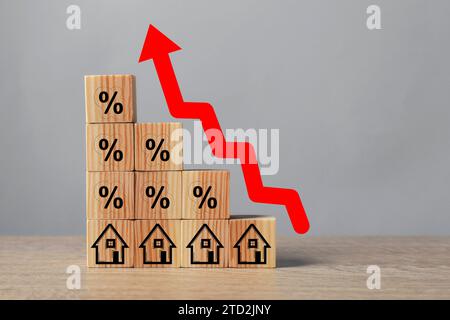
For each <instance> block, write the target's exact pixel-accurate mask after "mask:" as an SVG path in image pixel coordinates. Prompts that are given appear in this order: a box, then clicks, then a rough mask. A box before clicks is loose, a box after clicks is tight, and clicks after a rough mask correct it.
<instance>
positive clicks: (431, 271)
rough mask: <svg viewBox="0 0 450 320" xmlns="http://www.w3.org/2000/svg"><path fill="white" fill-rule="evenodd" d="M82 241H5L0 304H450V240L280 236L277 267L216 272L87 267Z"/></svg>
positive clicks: (0, 242)
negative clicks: (373, 283)
mask: <svg viewBox="0 0 450 320" xmlns="http://www.w3.org/2000/svg"><path fill="white" fill-rule="evenodd" d="M84 240H85V238H84V237H82V236H74V237H35V236H26V237H20V236H1V237H0V299H200V300H205V299H450V237H309V236H306V237H305V236H291V237H285V236H284V237H283V236H282V237H280V236H279V237H278V238H277V268H276V269H236V268H228V269H214V270H210V269H196V268H167V269H164V270H161V269H153V268H147V269H143V268H131V269H129V268H123V269H122V268H119V269H102V268H87V267H86V244H85V241H84ZM373 264H376V265H379V266H380V268H381V289H380V290H369V289H367V287H366V281H367V277H368V276H369V275H368V274H367V273H366V270H367V266H368V265H373ZM71 265H78V266H80V268H81V289H80V290H69V289H67V287H66V281H67V278H68V277H69V276H70V274H67V273H66V269H67V268H68V267H69V266H71Z"/></svg>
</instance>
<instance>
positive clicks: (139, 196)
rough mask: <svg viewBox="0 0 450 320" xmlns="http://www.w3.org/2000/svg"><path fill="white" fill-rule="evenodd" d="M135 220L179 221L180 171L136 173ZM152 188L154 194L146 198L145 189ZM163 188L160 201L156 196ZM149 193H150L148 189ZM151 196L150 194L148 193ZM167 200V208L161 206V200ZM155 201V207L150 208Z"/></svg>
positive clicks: (180, 211)
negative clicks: (164, 198)
mask: <svg viewBox="0 0 450 320" xmlns="http://www.w3.org/2000/svg"><path fill="white" fill-rule="evenodd" d="M135 174H136V192H135V195H136V196H135V203H136V206H135V207H136V213H135V216H136V219H181V213H182V210H181V198H182V197H181V196H182V192H181V171H152V172H136V173H135ZM151 187H153V188H154V189H155V191H156V194H155V195H154V196H153V197H148V195H147V188H151ZM161 188H164V189H163V191H162V193H161V196H160V200H157V199H156V198H157V197H156V196H157V194H158V193H159V190H160V189H161ZM149 191H151V190H150V189H149ZM150 194H151V193H150ZM163 197H166V198H167V199H169V202H170V204H169V207H167V208H166V209H165V208H163V207H162V206H161V202H160V201H161V199H162V198H163ZM155 201H156V205H155V206H154V208H152V206H153V204H154V203H155Z"/></svg>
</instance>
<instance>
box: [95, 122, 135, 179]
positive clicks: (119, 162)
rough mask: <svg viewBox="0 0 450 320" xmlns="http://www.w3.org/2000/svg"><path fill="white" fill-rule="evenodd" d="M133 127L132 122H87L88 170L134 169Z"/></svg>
mask: <svg viewBox="0 0 450 320" xmlns="http://www.w3.org/2000/svg"><path fill="white" fill-rule="evenodd" d="M133 128H134V127H133V124H132V123H115V124H111V123H102V124H87V125H86V148H87V150H86V160H87V170H88V171H133V170H134V130H133Z"/></svg>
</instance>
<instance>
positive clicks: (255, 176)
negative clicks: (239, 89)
mask: <svg viewBox="0 0 450 320" xmlns="http://www.w3.org/2000/svg"><path fill="white" fill-rule="evenodd" d="M178 50H181V48H180V47H179V46H178V45H177V44H176V43H174V42H173V41H172V40H170V39H169V38H167V37H166V36H165V35H164V34H162V33H161V32H160V31H159V30H158V29H156V28H155V27H154V26H152V25H150V26H149V28H148V31H147V36H146V37H145V41H144V45H143V47H142V51H141V56H140V57H139V62H143V61H147V60H150V59H153V63H154V64H155V68H156V72H157V73H158V77H159V81H160V83H161V87H162V90H163V92H164V96H165V98H166V101H167V105H168V107H169V111H170V113H171V114H172V116H174V117H175V118H184V119H199V120H200V121H201V122H202V126H203V130H204V131H205V133H206V136H207V138H208V142H209V144H210V145H211V150H212V153H213V155H214V156H216V157H219V158H236V157H239V160H240V162H241V167H242V172H243V174H244V179H245V184H246V186H247V192H248V195H249V197H250V199H251V200H252V201H255V202H260V203H271V204H279V205H284V206H286V210H287V212H288V214H289V217H290V219H291V222H292V226H293V227H294V230H295V231H296V232H298V233H306V232H307V231H308V229H309V222H308V218H307V216H306V212H305V209H304V208H303V205H302V201H301V199H300V196H299V195H298V193H297V191H295V190H293V189H284V188H275V187H265V186H264V185H263V182H262V179H261V173H260V171H259V166H258V164H257V162H256V160H255V159H256V153H255V150H254V148H253V146H252V145H251V144H250V143H248V142H227V141H226V140H225V137H224V135H223V132H222V129H221V128H220V123H219V120H217V117H216V113H215V112H214V108H213V106H212V105H211V104H209V103H207V102H185V101H184V100H183V96H182V94H181V91H180V87H179V85H178V81H177V77H176V75H175V71H174V70H173V66H172V62H171V60H170V57H169V53H171V52H174V51H178ZM216 144H217V145H223V146H224V147H223V148H214V147H213V145H216ZM242 147H244V148H245V151H246V152H244V154H240V155H236V153H235V151H236V150H241V149H242ZM227 150H229V151H230V150H232V151H233V152H227ZM246 155H247V156H246Z"/></svg>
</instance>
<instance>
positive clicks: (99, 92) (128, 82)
mask: <svg viewBox="0 0 450 320" xmlns="http://www.w3.org/2000/svg"><path fill="white" fill-rule="evenodd" d="M84 85H85V103H86V122H87V123H101V122H136V92H135V77H134V76H133V75H130V74H126V75H98V76H85V77H84Z"/></svg>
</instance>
